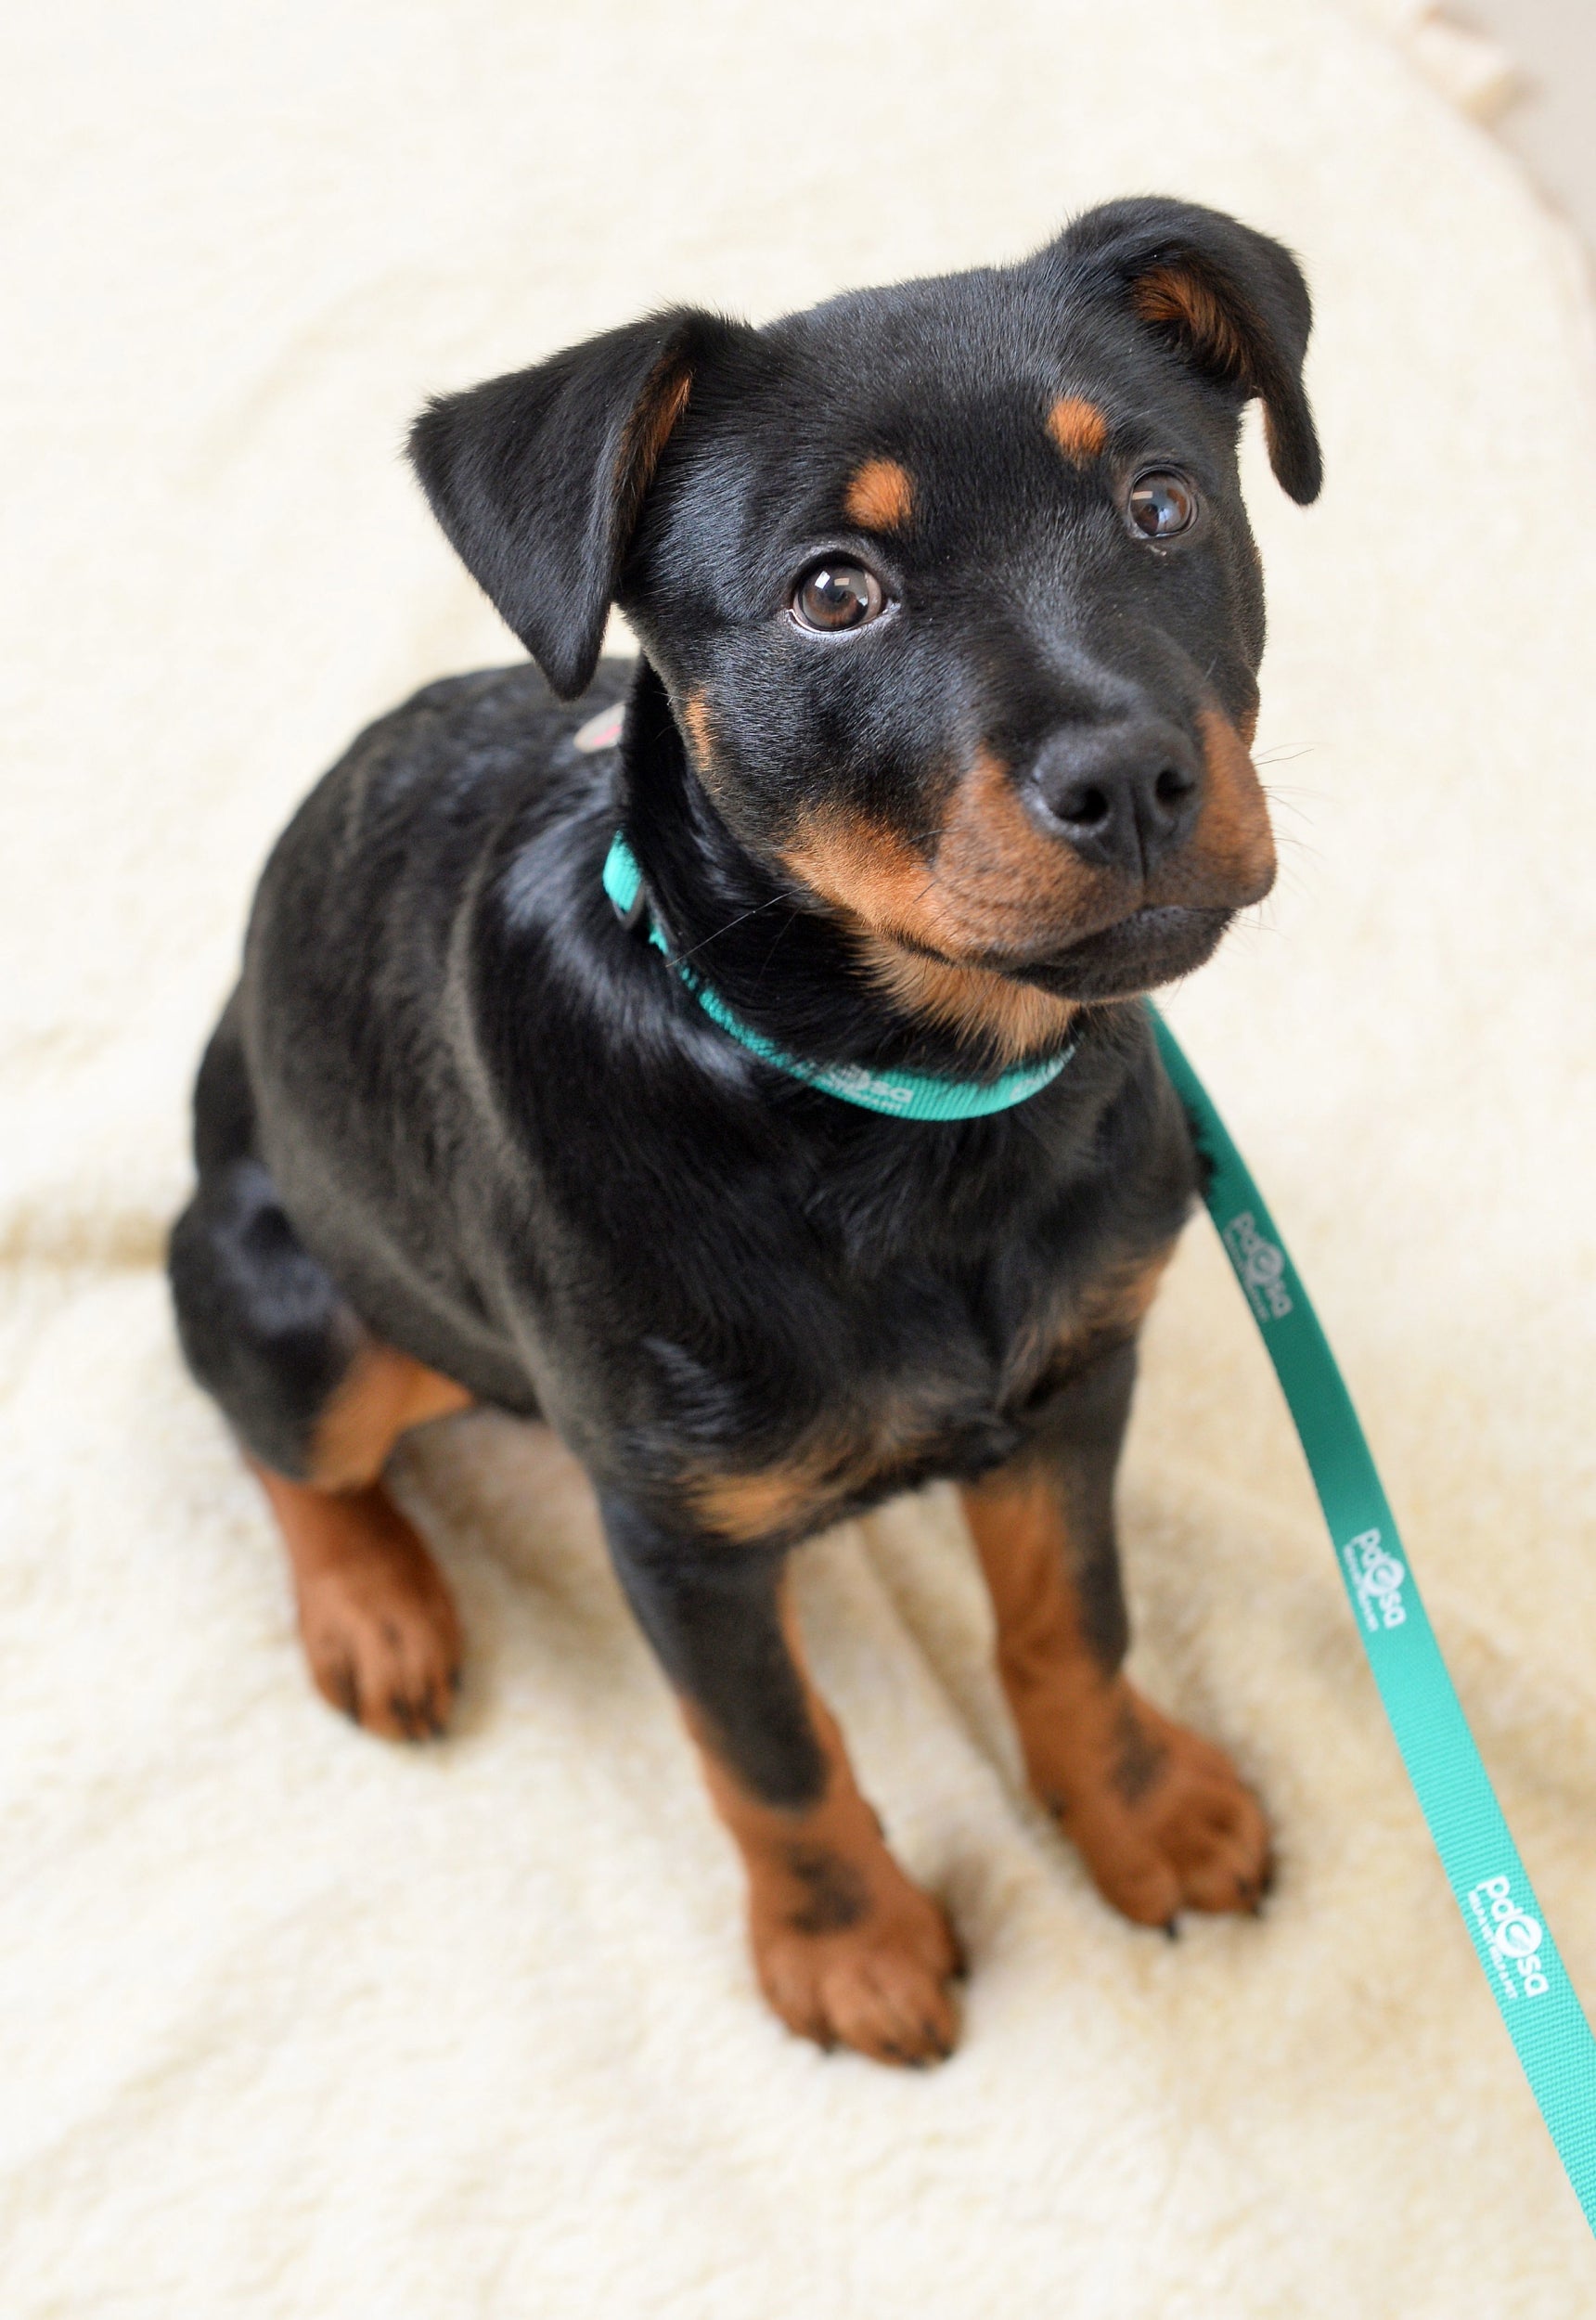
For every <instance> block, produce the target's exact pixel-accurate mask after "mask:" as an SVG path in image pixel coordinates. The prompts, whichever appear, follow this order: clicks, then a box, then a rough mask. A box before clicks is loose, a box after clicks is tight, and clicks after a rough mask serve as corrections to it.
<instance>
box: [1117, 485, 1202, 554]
mask: <svg viewBox="0 0 1596 2320" xmlns="http://www.w3.org/2000/svg"><path fill="white" fill-rule="evenodd" d="M1125 512H1126V516H1127V517H1128V519H1129V522H1130V528H1131V530H1132V531H1133V532H1139V533H1140V535H1141V536H1142V538H1143V539H1146V540H1167V539H1170V538H1172V537H1173V536H1174V535H1175V534H1176V533H1177V532H1189V531H1190V530H1191V526H1192V524H1193V523H1195V522H1196V521H1197V495H1196V493H1195V492H1194V491H1193V490H1192V488H1191V484H1190V483H1188V482H1187V481H1186V478H1185V477H1184V476H1183V475H1176V474H1174V473H1172V472H1170V471H1169V470H1160V472H1159V473H1158V474H1156V475H1139V476H1138V477H1137V479H1136V481H1135V483H1133V484H1132V485H1131V487H1130V496H1129V498H1128V499H1127V500H1126V506H1125Z"/></svg>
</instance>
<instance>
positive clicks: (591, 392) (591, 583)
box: [410, 308, 732, 701]
mask: <svg viewBox="0 0 1596 2320" xmlns="http://www.w3.org/2000/svg"><path fill="white" fill-rule="evenodd" d="M731 333H732V326H731V325H730V324H727V323H723V322H720V321H719V320H717V319H716V317H715V316H713V315H708V314H701V313H699V312H697V311H695V310H693V309H690V308H681V309H677V310H676V311H674V312H671V313H667V314H662V315H653V316H649V317H648V318H647V319H646V320H645V321H642V322H634V323H629V324H627V325H626V326H625V328H624V329H619V330H606V331H605V332H604V333H603V335H602V336H601V337H599V338H596V339H588V340H587V341H586V342H585V343H584V344H583V345H581V346H573V347H571V348H569V349H568V350H567V351H566V353H564V354H553V355H551V356H550V357H549V359H548V360H547V362H545V363H538V364H536V365H534V367H533V368H532V369H530V370H517V371H511V372H510V373H509V374H508V377H506V378H503V379H490V380H487V382H486V384H485V385H483V386H480V387H472V388H470V390H469V391H468V392H467V393H464V394H450V395H443V396H440V397H437V398H435V399H434V400H433V401H432V402H431V403H430V404H429V405H428V406H427V408H426V409H425V410H424V411H423V412H422V414H421V416H420V418H419V419H418V420H417V421H416V424H415V426H414V427H413V428H412V429H411V431H410V458H411V460H412V462H413V464H414V466H415V469H416V472H417V474H418V476H419V477H420V479H421V483H422V487H423V489H424V490H425V492H426V494H427V497H428V498H429V499H430V500H431V505H432V512H433V514H434V515H435V516H436V517H437V519H438V522H440V523H441V524H442V525H443V527H444V531H445V532H446V533H447V534H448V536H449V539H450V541H451V543H452V544H453V546H454V547H455V548H456V549H457V551H458V554H459V556H460V558H461V561H463V562H464V564H465V565H466V568H467V570H468V571H469V572H470V574H471V575H472V577H473V578H474V579H476V580H477V581H479V582H480V583H481V585H482V586H483V588H484V589H485V590H486V591H487V594H488V595H489V596H490V597H491V598H492V599H493V601H494V602H495V604H496V606H497V607H498V609H499V611H500V612H502V613H503V614H504V617H505V619H506V620H507V621H508V623H509V625H510V626H511V627H512V628H513V629H514V630H515V633H516V635H517V636H518V637H519V638H521V642H522V644H524V645H525V647H526V649H527V651H529V652H530V653H531V654H532V656H533V658H534V660H535V661H536V662H537V663H538V664H539V666H540V667H541V668H542V670H543V673H544V675H545V676H546V677H547V679H548V681H549V683H550V684H551V685H552V686H553V688H554V690H555V691H556V692H557V693H559V694H560V696H561V698H562V699H564V700H567V701H569V700H571V699H573V697H574V696H575V695H576V694H577V693H580V692H583V691H585V690H586V687H587V686H588V685H589V684H590V683H591V682H592V678H593V671H594V668H595V667H596V665H597V664H598V649H599V646H600V644H601V643H602V641H603V636H604V622H605V617H606V615H607V613H608V612H609V608H610V599H611V596H612V595H613V593H614V590H615V585H616V582H617V580H618V578H619V576H620V571H621V566H622V563H623V562H624V559H625V554H626V549H627V547H628V546H629V544H630V541H631V537H632V533H633V529H634V527H635V526H636V523H637V516H638V513H639V511H640V510H641V508H642V504H643V496H644V494H645V493H646V491H647V490H648V488H649V484H650V481H651V480H652V477H653V473H654V469H655V467H656V465H657V464H658V461H659V457H660V454H661V452H662V451H663V449H664V447H665V442H666V439H667V437H668V436H669V434H670V432H671V430H672V428H673V427H674V426H675V425H676V421H677V420H678V419H680V417H681V415H682V412H683V410H684V409H685V408H686V406H687V401H688V397H689V394H690V393H691V392H692V385H693V375H694V371H695V369H696V368H697V367H699V366H700V365H701V363H702V362H703V360H704V359H705V357H706V356H707V355H708V354H709V353H710V351H711V350H712V348H713V347H714V345H715V344H716V343H717V342H721V341H723V340H725V339H727V338H729V337H730V336H731Z"/></svg>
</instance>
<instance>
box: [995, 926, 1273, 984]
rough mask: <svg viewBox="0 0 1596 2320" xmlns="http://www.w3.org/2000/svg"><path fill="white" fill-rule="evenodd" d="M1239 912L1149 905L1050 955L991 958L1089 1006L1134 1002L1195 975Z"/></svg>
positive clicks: (1017, 975)
mask: <svg viewBox="0 0 1596 2320" xmlns="http://www.w3.org/2000/svg"><path fill="white" fill-rule="evenodd" d="M1235 915H1236V913H1235V911H1234V909H1223V908H1216V907H1209V908H1196V907H1193V906H1192V905H1190V904H1186V903H1169V902H1165V903H1150V904H1148V905H1147V906H1146V907H1145V908H1143V909H1139V910H1131V911H1129V912H1127V913H1126V916H1125V917H1124V918H1122V919H1115V920H1114V922H1113V924H1112V925H1110V926H1104V927H1100V928H1099V929H1098V930H1097V932H1096V933H1094V934H1083V935H1082V936H1081V937H1080V939H1079V940H1078V941H1076V942H1073V943H1068V944H1066V945H1065V946H1064V947H1063V948H1062V950H1059V951H1055V952H1054V953H1052V954H1051V955H1050V956H1047V957H1040V958H1031V959H1026V960H1023V961H1021V960H1015V959H1013V958H1009V959H1006V960H1001V961H999V960H997V959H992V960H988V961H987V962H986V963H988V964H989V965H991V966H994V967H997V968H998V970H999V972H1000V973H1004V974H1007V975H1010V976H1011V977H1014V978H1015V979H1017V980H1019V981H1021V982H1025V983H1035V984H1036V985H1037V986H1039V987H1040V988H1041V989H1042V990H1044V991H1050V992H1051V993H1052V994H1053V996H1054V997H1055V998H1057V999H1075V1000H1076V1001H1077V1002H1078V1003H1080V1004H1082V1005H1088V1004H1089V1003H1090V1002H1091V1001H1092V1000H1094V999H1134V998H1135V997H1137V995H1138V994H1139V993H1140V992H1142V991H1151V990H1154V989H1156V988H1157V986H1159V985H1160V984H1164V983H1174V982H1178V980H1179V978H1180V977H1181V976H1182V975H1187V974H1191V973H1195V971H1196V970H1197V968H1199V967H1201V966H1203V965H1204V964H1205V963H1206V961H1207V960H1210V959H1211V958H1212V957H1213V955H1214V953H1215V951H1216V949H1217V948H1218V947H1219V944H1220V941H1221V940H1222V938H1223V936H1224V933H1225V930H1226V928H1227V927H1228V926H1229V923H1230V922H1231V920H1232V919H1233V918H1234V917H1235Z"/></svg>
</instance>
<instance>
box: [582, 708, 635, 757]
mask: <svg viewBox="0 0 1596 2320" xmlns="http://www.w3.org/2000/svg"><path fill="white" fill-rule="evenodd" d="M625 715H626V704H625V702H624V701H617V702H615V704H614V706H613V707H612V708H610V709H600V710H599V712H598V715H597V716H593V717H589V718H588V720H587V722H586V725H579V726H578V727H577V728H576V730H575V732H574V733H573V735H572V736H571V746H572V748H573V749H580V750H582V751H584V752H585V753H586V754H591V753H592V752H593V751H594V750H597V749H613V748H614V746H615V744H616V742H617V741H619V740H620V738H621V727H622V725H623V723H624V720H625Z"/></svg>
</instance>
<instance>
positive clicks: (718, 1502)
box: [687, 1446, 847, 1545]
mask: <svg viewBox="0 0 1596 2320" xmlns="http://www.w3.org/2000/svg"><path fill="white" fill-rule="evenodd" d="M838 1463H839V1462H838V1460H837V1457H836V1455H835V1453H834V1452H833V1451H830V1450H823V1449H821V1448H819V1447H818V1446H811V1447H809V1448H807V1449H800V1450H797V1451H795V1452H794V1453H793V1455H792V1458H791V1459H790V1460H788V1461H787V1463H784V1464H781V1465H776V1466H765V1467H761V1468H760V1470H759V1471H758V1472H757V1473H756V1474H719V1475H712V1474H700V1475H695V1476H691V1477H690V1478H689V1483H688V1490H687V1496H688V1500H689V1504H690V1505H691V1507H692V1510H693V1512H694V1514H696V1515H697V1516H698V1518H699V1520H700V1521H701V1523H703V1524H705V1525H706V1526H707V1527H708V1528H709V1529H711V1530H712V1531H714V1533H715V1534H716V1535H717V1537H720V1538H723V1539H735V1540H738V1541H739V1543H740V1544H744V1545H745V1544H747V1543H748V1542H749V1541H750V1540H754V1539H768V1538H772V1537H778V1536H779V1535H780V1533H781V1532H783V1531H786V1530H792V1529H793V1528H795V1527H797V1526H798V1525H799V1524H800V1523H802V1522H803V1521H804V1518H805V1517H806V1516H808V1515H810V1514H813V1512H814V1511H815V1508H816V1507H817V1504H818V1503H819V1502H822V1501H823V1500H827V1499H830V1498H839V1499H840V1498H843V1497H845V1496H846V1495H847V1492H846V1488H845V1482H844V1478H843V1476H842V1475H840V1474H839V1473H838V1471H837V1468H838Z"/></svg>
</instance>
